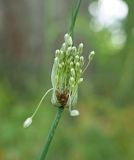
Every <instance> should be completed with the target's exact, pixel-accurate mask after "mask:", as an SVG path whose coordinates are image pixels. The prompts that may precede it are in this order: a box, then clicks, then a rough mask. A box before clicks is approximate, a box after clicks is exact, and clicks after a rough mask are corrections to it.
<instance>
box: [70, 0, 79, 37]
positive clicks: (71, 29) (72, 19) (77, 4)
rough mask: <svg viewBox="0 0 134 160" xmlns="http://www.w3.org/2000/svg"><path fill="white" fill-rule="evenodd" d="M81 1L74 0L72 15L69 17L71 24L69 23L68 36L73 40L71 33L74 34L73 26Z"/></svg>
mask: <svg viewBox="0 0 134 160" xmlns="http://www.w3.org/2000/svg"><path fill="white" fill-rule="evenodd" d="M81 1H82V0H75V2H74V5H73V8H72V15H71V22H70V27H69V34H70V36H71V37H72V38H73V33H74V26H75V22H76V18H77V15H78V11H79V8H80V5H81Z"/></svg>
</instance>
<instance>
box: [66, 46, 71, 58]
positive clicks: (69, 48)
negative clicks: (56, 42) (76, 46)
mask: <svg viewBox="0 0 134 160" xmlns="http://www.w3.org/2000/svg"><path fill="white" fill-rule="evenodd" d="M71 50H72V47H68V49H67V52H66V55H67V56H68V55H70V53H71Z"/></svg>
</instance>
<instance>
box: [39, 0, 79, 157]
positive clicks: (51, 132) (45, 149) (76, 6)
mask: <svg viewBox="0 0 134 160" xmlns="http://www.w3.org/2000/svg"><path fill="white" fill-rule="evenodd" d="M80 4H81V0H75V2H74V6H73V8H72V16H71V23H70V27H69V34H70V36H71V37H72V38H73V32H74V26H75V22H76V18H77V15H78V11H79V8H80ZM63 110H64V108H63V107H59V108H58V110H57V113H56V116H55V119H54V121H53V124H52V126H51V128H50V130H49V133H48V137H47V139H46V142H45V145H44V147H43V151H42V153H41V156H40V159H39V160H45V158H46V155H47V152H48V149H49V146H50V144H51V141H52V139H53V137H54V134H55V130H56V128H57V126H58V123H59V120H60V118H61V114H62V112H63Z"/></svg>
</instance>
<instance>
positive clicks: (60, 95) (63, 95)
mask: <svg viewBox="0 0 134 160" xmlns="http://www.w3.org/2000/svg"><path fill="white" fill-rule="evenodd" d="M56 97H57V100H58V103H59V104H60V105H61V106H65V105H66V104H67V101H68V98H69V93H68V91H67V90H64V91H56Z"/></svg>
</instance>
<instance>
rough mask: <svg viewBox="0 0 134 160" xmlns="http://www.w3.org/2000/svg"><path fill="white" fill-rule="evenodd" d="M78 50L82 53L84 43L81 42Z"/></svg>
mask: <svg viewBox="0 0 134 160" xmlns="http://www.w3.org/2000/svg"><path fill="white" fill-rule="evenodd" d="M78 52H79V54H81V53H82V52H83V43H80V44H79V47H78Z"/></svg>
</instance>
